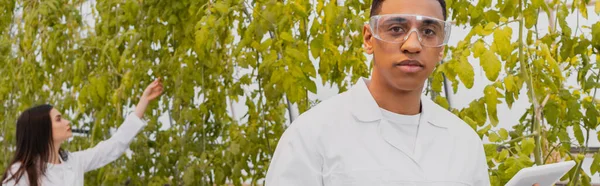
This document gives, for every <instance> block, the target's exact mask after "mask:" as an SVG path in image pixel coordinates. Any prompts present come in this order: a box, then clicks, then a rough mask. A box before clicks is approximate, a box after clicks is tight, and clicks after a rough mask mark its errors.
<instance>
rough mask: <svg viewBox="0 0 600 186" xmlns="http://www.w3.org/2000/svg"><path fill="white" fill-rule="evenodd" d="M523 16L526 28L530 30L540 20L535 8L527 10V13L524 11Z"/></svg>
mask: <svg viewBox="0 0 600 186" xmlns="http://www.w3.org/2000/svg"><path fill="white" fill-rule="evenodd" d="M523 14H524V18H525V28H527V29H530V28H531V27H533V25H535V24H536V23H537V19H538V12H537V8H533V7H529V8H526V9H525V11H523Z"/></svg>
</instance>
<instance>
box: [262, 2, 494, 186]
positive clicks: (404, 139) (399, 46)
mask: <svg viewBox="0 0 600 186" xmlns="http://www.w3.org/2000/svg"><path fill="white" fill-rule="evenodd" d="M445 6H446V5H445V1H444V0H373V4H372V7H371V9H372V10H371V19H370V22H369V24H368V25H365V26H364V29H363V32H364V47H365V51H366V52H367V53H368V54H372V55H373V63H374V65H373V72H372V75H371V80H365V79H363V80H359V81H358V82H357V84H355V85H354V86H353V87H352V88H351V89H350V90H349V91H348V92H345V93H342V94H340V95H337V96H335V97H332V98H330V99H329V100H326V101H324V102H322V103H321V104H319V105H317V106H316V107H314V108H312V109H311V110H309V111H307V112H306V113H304V114H303V115H301V116H300V117H299V118H298V119H297V120H296V121H294V123H293V124H292V125H291V126H290V127H289V128H288V129H287V130H286V131H285V133H284V134H283V136H282V137H281V140H280V141H279V144H278V145H277V149H276V151H275V154H274V157H273V160H272V162H271V165H270V167H269V170H268V173H267V178H266V185H267V186H289V185H293V186H296V185H297V186H321V185H325V186H332V185H368V186H370V185H440V186H441V185H444V186H453V185H470V186H486V185H490V182H489V177H488V167H487V163H486V158H485V153H484V149H483V144H482V142H481V140H480V139H479V136H478V135H477V134H476V133H475V131H473V129H471V128H470V127H469V125H467V124H466V123H465V122H464V121H462V120H461V119H459V118H458V117H456V116H455V115H453V114H452V113H450V112H448V111H447V110H445V109H443V108H442V107H440V106H438V105H436V104H435V103H434V102H432V101H431V100H430V99H428V98H427V97H421V93H422V92H423V87H424V84H425V80H426V79H427V78H428V77H429V76H430V75H431V73H432V71H433V69H434V68H435V66H436V64H437V63H438V62H439V61H440V60H441V59H442V57H443V55H444V45H445V44H446V43H447V41H448V38H449V35H450V28H451V26H450V23H449V22H446V21H444V20H445V19H446V7H445Z"/></svg>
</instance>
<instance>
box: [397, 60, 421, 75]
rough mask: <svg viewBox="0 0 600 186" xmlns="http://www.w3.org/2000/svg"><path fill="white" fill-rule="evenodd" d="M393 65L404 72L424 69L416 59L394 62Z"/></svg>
mask: <svg viewBox="0 0 600 186" xmlns="http://www.w3.org/2000/svg"><path fill="white" fill-rule="evenodd" d="M394 66H396V67H398V68H400V70H401V71H403V72H406V73H415V72H419V71H421V70H423V69H425V66H424V65H423V64H422V63H421V62H419V61H417V60H404V61H401V62H400V63H396V64H395V65H394Z"/></svg>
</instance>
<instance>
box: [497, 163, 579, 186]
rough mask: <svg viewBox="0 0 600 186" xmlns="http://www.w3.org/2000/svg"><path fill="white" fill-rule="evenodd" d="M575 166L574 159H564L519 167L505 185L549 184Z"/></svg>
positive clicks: (542, 185) (541, 185)
mask: <svg viewBox="0 0 600 186" xmlns="http://www.w3.org/2000/svg"><path fill="white" fill-rule="evenodd" d="M573 166H575V161H565V162H560V163H553V164H547V165H540V166H535V167H528V168H524V169H521V170H520V171H519V172H517V174H515V176H514V177H513V178H512V179H510V181H508V183H506V185H505V186H524V185H525V186H530V185H533V184H535V183H539V184H540V186H551V185H553V184H554V183H556V182H557V181H558V180H560V178H561V177H562V176H563V175H565V174H566V173H567V172H569V170H571V168H573Z"/></svg>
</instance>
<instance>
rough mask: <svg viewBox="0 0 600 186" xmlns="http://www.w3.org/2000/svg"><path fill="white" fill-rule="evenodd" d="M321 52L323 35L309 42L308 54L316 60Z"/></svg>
mask: <svg viewBox="0 0 600 186" xmlns="http://www.w3.org/2000/svg"><path fill="white" fill-rule="evenodd" d="M322 51H323V35H319V36H317V37H316V38H315V39H313V40H312V41H311V42H310V53H311V55H312V56H313V57H314V58H315V59H316V58H318V57H319V56H320V55H321V53H322Z"/></svg>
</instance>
